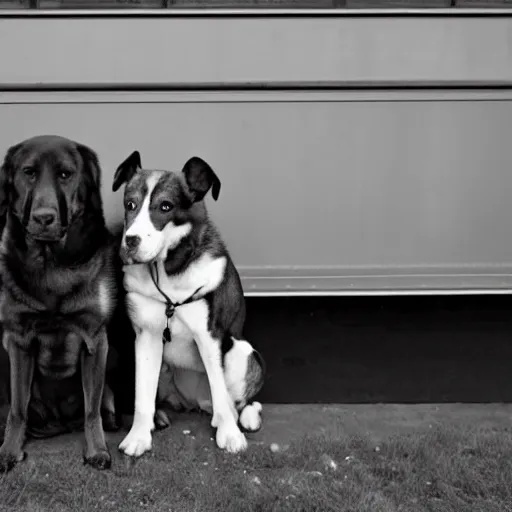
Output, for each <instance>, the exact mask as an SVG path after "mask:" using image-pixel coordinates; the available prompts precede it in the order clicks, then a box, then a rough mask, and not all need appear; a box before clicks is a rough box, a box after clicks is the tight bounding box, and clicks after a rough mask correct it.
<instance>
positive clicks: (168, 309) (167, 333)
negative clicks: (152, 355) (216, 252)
mask: <svg viewBox="0 0 512 512" xmlns="http://www.w3.org/2000/svg"><path fill="white" fill-rule="evenodd" d="M148 267H149V275H150V276H151V279H152V280H153V283H154V285H155V287H156V289H157V290H158V291H159V292H160V295H162V297H163V298H164V300H165V316H166V317H167V325H166V327H165V329H164V332H163V336H162V341H163V343H170V341H171V329H170V328H169V323H170V321H171V318H172V317H173V315H174V310H175V309H176V308H177V307H179V306H184V305H185V304H189V303H190V302H193V301H195V300H198V297H196V294H197V292H199V291H200V290H201V288H202V286H200V287H199V288H198V289H197V290H196V291H195V292H194V293H193V294H192V295H191V296H190V297H189V298H188V299H185V300H184V301H181V302H173V301H172V300H171V299H170V297H169V296H168V295H167V294H166V293H165V292H164V291H163V290H162V289H161V288H160V286H158V281H159V279H158V263H157V262H156V261H155V262H153V263H150V264H149V265H148ZM153 267H154V269H155V275H156V277H155V275H153Z"/></svg>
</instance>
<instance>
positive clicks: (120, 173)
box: [112, 151, 142, 192]
mask: <svg viewBox="0 0 512 512" xmlns="http://www.w3.org/2000/svg"><path fill="white" fill-rule="evenodd" d="M137 169H142V164H141V162H140V153H139V152H138V151H134V152H133V153H132V154H131V155H130V156H129V157H128V158H127V159H126V160H125V161H124V162H122V163H121V164H120V165H119V167H118V168H117V170H116V172H115V174H114V182H113V183H112V190H113V191H114V192H115V191H116V190H117V189H118V188H119V187H120V186H121V185H122V184H123V183H126V182H127V181H130V180H131V179H132V178H133V175H134V174H135V173H136V172H137Z"/></svg>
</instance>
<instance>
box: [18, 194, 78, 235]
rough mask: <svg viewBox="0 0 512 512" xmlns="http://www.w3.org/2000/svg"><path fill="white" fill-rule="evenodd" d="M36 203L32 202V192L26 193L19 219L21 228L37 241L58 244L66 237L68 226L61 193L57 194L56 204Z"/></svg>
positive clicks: (64, 203)
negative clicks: (21, 214)
mask: <svg viewBox="0 0 512 512" xmlns="http://www.w3.org/2000/svg"><path fill="white" fill-rule="evenodd" d="M38 203H39V201H37V200H34V193H33V191H32V190H30V191H28V192H27V195H26V197H25V201H24V204H23V216H22V218H21V219H19V220H20V221H21V223H22V225H23V228H24V229H25V231H26V232H27V233H28V234H29V235H30V236H31V237H32V238H33V239H35V240H37V241H40V242H59V241H60V240H62V238H63V237H64V236H65V235H66V232H67V224H68V220H67V217H68V207H67V204H66V198H65V197H64V194H63V193H62V192H61V191H59V192H58V193H57V197H56V204H51V203H50V204H40V203H39V204H38ZM16 216H17V217H18V218H19V216H18V215H16Z"/></svg>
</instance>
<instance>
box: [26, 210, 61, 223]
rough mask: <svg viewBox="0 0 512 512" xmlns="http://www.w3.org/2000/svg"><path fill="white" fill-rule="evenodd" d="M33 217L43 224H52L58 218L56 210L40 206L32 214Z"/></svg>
mask: <svg viewBox="0 0 512 512" xmlns="http://www.w3.org/2000/svg"><path fill="white" fill-rule="evenodd" d="M32 219H33V220H34V222H36V223H37V224H41V226H46V227H48V226H51V225H52V224H53V223H54V222H55V219H56V215H55V212H54V211H53V210H52V209H50V208H39V209H38V210H36V211H35V212H34V213H33V214H32Z"/></svg>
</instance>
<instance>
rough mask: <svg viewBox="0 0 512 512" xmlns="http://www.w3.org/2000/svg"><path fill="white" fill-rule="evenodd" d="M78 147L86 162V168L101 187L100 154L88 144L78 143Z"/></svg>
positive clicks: (93, 180) (94, 181)
mask: <svg viewBox="0 0 512 512" xmlns="http://www.w3.org/2000/svg"><path fill="white" fill-rule="evenodd" d="M76 149H77V150H78V152H79V153H80V156H81V157H82V161H83V162H84V170H85V171H86V172H87V173H89V176H90V178H91V180H92V182H93V183H94V185H95V186H96V187H97V188H100V187H101V168H100V162H99V160H98V155H97V154H96V153H95V152H94V151H93V150H92V149H91V148H88V147H87V146H84V145H83V144H77V145H76Z"/></svg>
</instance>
